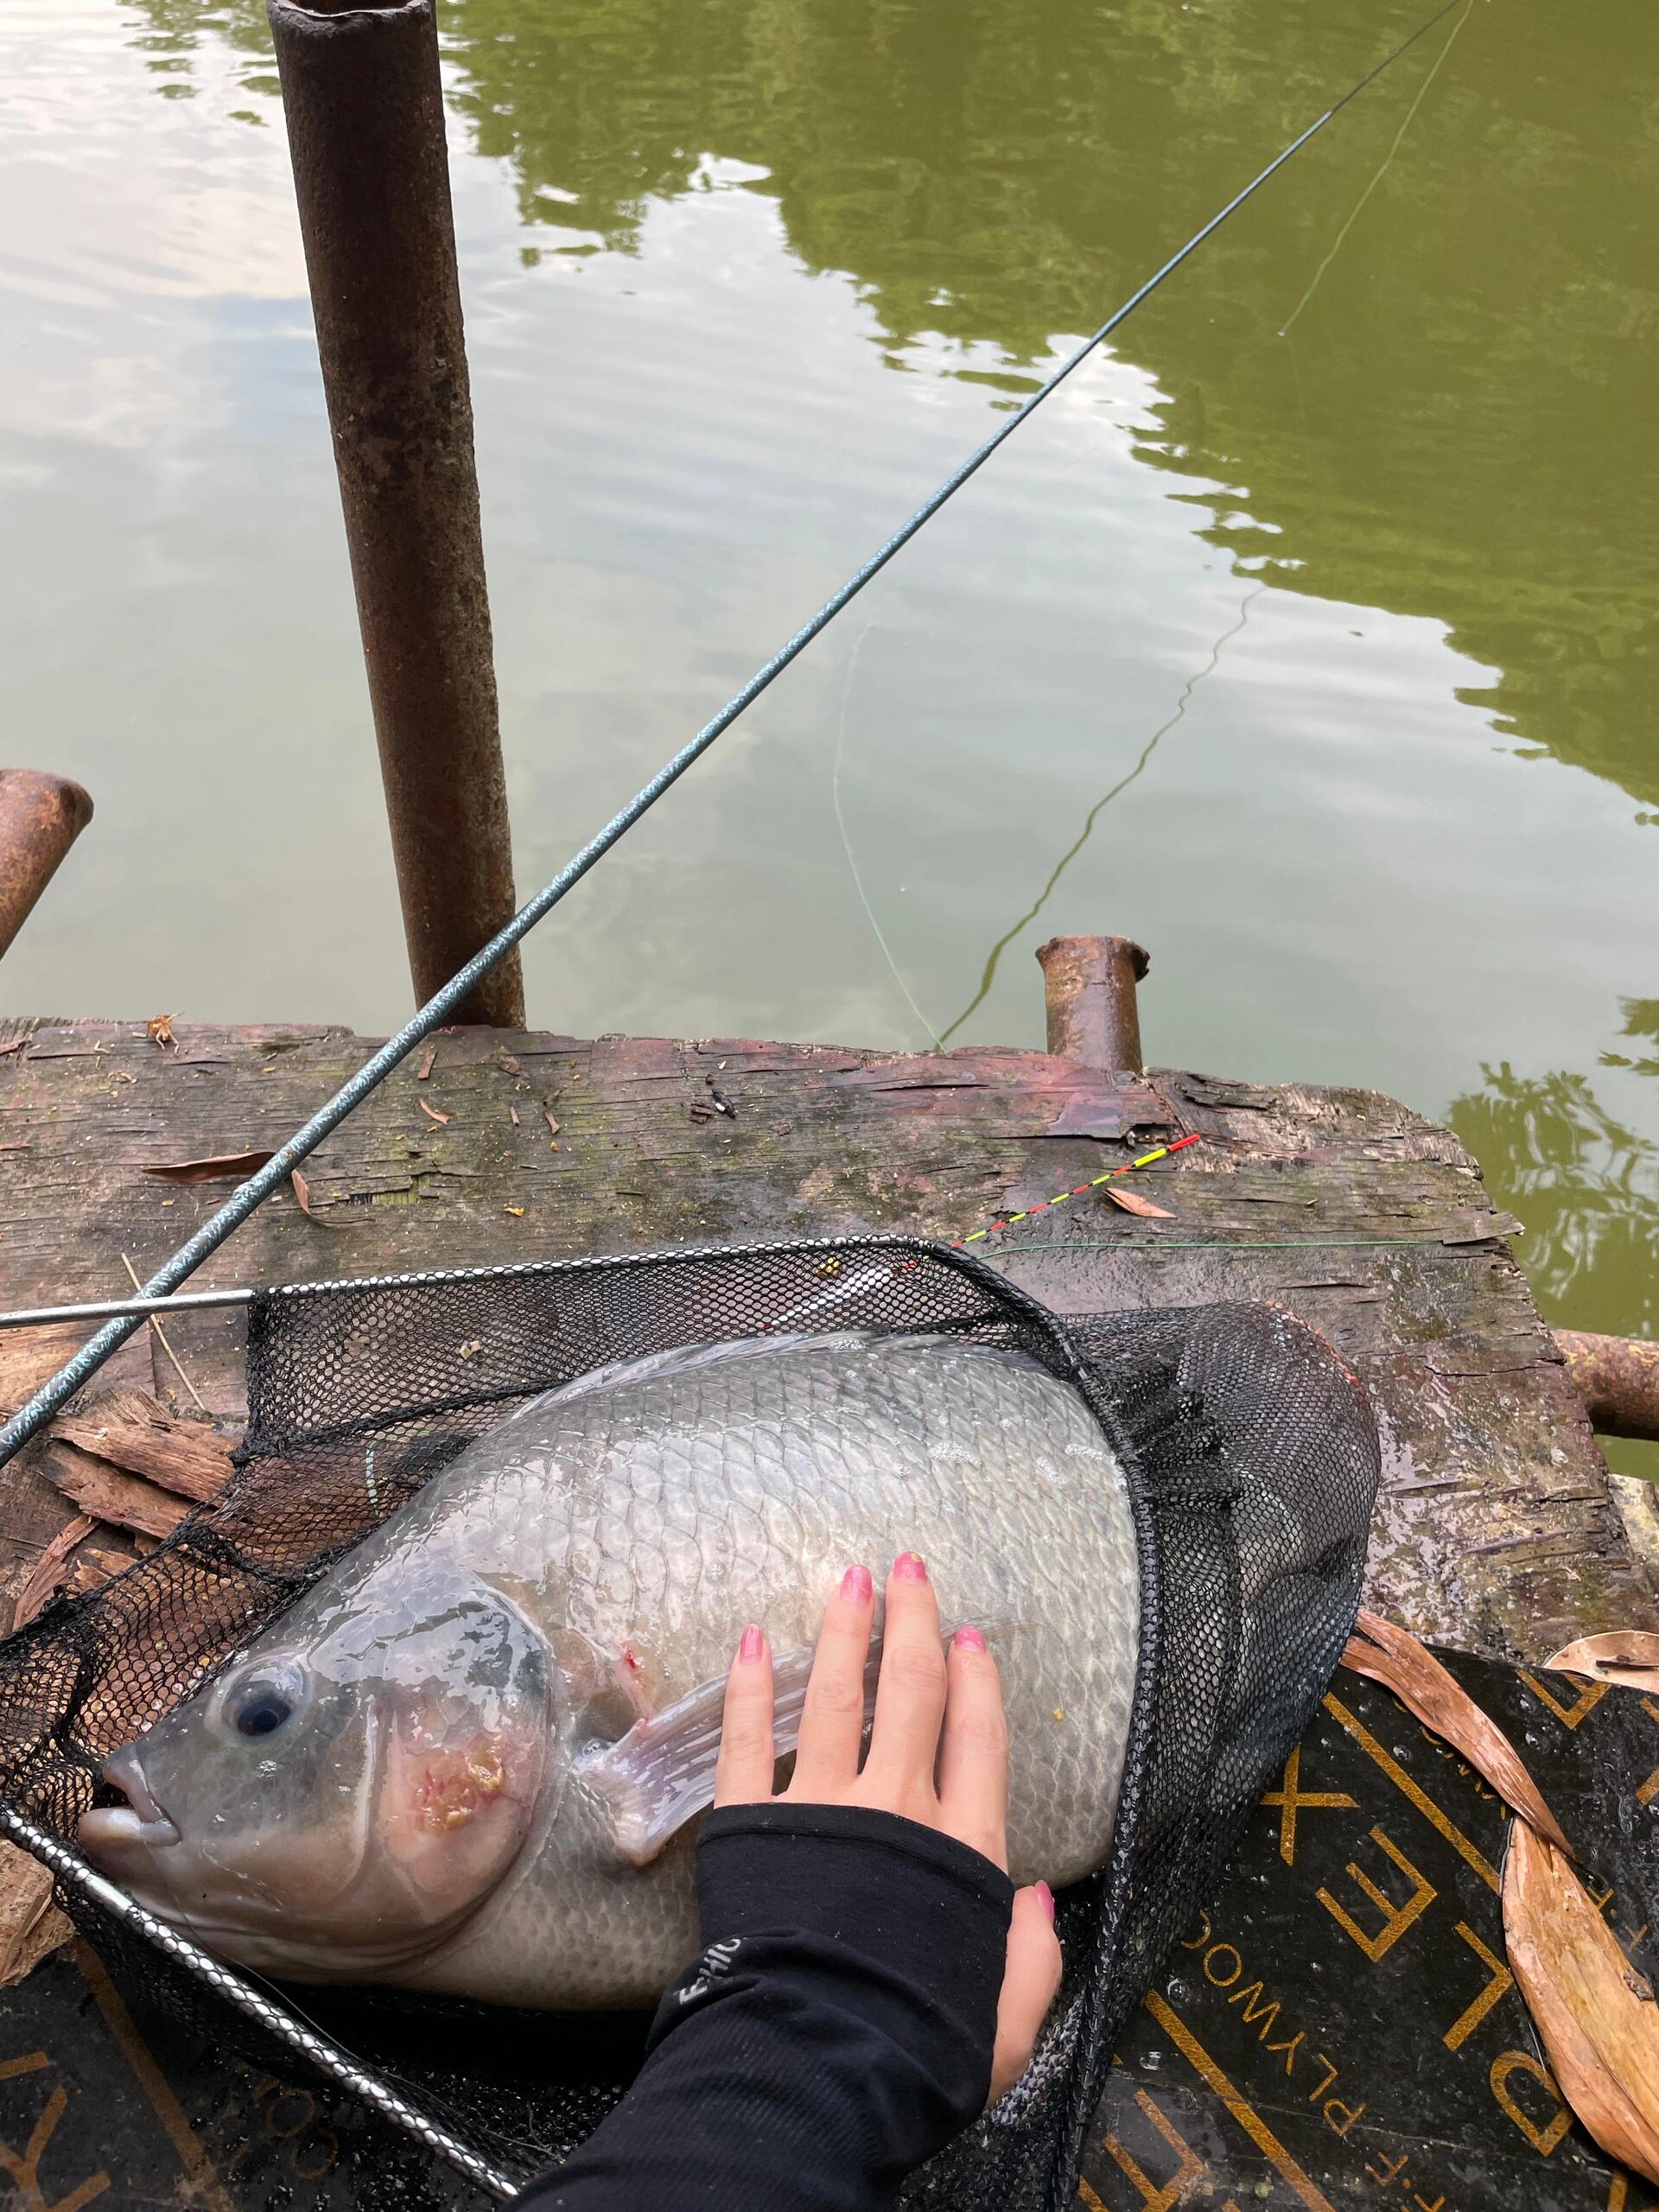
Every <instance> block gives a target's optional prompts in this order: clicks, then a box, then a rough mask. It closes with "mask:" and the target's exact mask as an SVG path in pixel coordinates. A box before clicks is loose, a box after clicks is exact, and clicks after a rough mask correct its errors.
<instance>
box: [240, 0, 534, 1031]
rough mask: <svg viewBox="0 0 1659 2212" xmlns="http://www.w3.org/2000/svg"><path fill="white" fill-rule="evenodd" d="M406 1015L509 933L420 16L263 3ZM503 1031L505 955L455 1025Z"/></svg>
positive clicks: (444, 193)
mask: <svg viewBox="0 0 1659 2212" xmlns="http://www.w3.org/2000/svg"><path fill="white" fill-rule="evenodd" d="M268 12H269V14H270V28H271V35H272V38H273V39H274V41H275V42H276V48H277V67H278V70H279V72H280V73H281V76H282V84H283V110H284V112H285V114H286V117H287V121H288V143H289V154H290V156H291V157H292V160H293V164H294V186H295V191H296V195H297V197H298V200H299V207H300V228H301V232H302V235H303V237H304V240H305V265H306V273H307V275H308V277H309V280H310V285H311V304H312V308H313V311H314V313H315V318H316V327H317V351H318V353H319V355H320V356H321V363H322V381H323V388H324V391H325V392H326V393H327V401H328V420H329V424H330V427H331V429H333V432H334V465H335V467H336V468H337V469H338V471H339V474H340V504H341V505H342V506H343V507H344V509H345V512H346V543H347V545H348V547H349V549H350V552H351V560H352V578H353V583H354V585H355V587H356V591H357V612H358V620H359V625H360V626H361V629H362V633H363V656H364V658H365V661H366V662H367V664H368V675H369V697H370V701H371V703H372V708H373V711H374V728H375V735H376V738H377V740H378V743H379V748H380V772H381V777H382V779H383V781H384V783H385V792H386V810H387V813H388V815H389V816H390V817H391V843H392V853H393V856H394V858H395V860H396V862H397V887H398V892H399V894H400V896H401V898H402V901H403V909H404V936H405V938H407V940H408V944H409V964H410V974H411V976H413V979H414V984H415V995H416V1000H417V1001H422V1002H424V1001H426V1000H427V999H429V998H430V997H431V996H432V995H434V994H435V992H436V991H437V990H438V989H439V988H440V987H441V986H442V984H443V983H444V982H447V981H448V978H449V977H450V976H453V975H454V973H455V972H456V970H457V969H460V968H461V967H464V966H465V964H466V963H467V961H469V960H470V959H471V958H472V957H473V955H474V953H475V952H477V951H478V950H479V949H480V946H482V945H483V944H486V942H487V941H488V939H489V938H492V937H493V936H494V935H495V933H496V931H498V930H499V929H500V928H501V927H502V926H503V925H504V924H505V923H506V922H507V921H509V920H510V919H511V918H512V912H513V908H514V904H515V901H514V897H513V887H512V836H511V831H510V829H509V826H508V821H507V791H506V777H505V771H504V769H503V766H502V760H501V733H500V725H499V719H498V713H497V706H496V692H495V670H494V663H493V654H492V650H491V635H490V603H489V595H488V592H487V589H486V584H485V578H484V542H483V534H482V531H481V528H480V520H479V505H478V475H477V471H476V468H475V467H474V457H473V405H472V393H471V389H470V386H469V385H468V381H467V349H466V342H465V338H464V335H463V333H462V328H461V287H460V283H459V281H458V279H457V277H456V273H455V235H454V219H453V216H452V214H451V211H450V201H449V167H448V154H447V150H446V148H445V143H444V123H443V94H442V86H441V84H440V80H439V75H438V33H437V19H436V16H435V10H434V4H433V0H385V4H380V5H375V4H370V5H366V6H365V5H354V6H352V7H349V8H342V9H338V10H336V9H333V8H331V7H329V6H328V5H327V0H318V4H316V5H314V6H310V7H303V6H300V5H298V4H297V3H296V0H268ZM457 1014H458V1018H459V1019H461V1020H467V1021H482V1022H491V1023H493V1024H495V1025H497V1026H498V1027H504V1028H522V1027H524V980H523V975H522V971H521V969H520V967H519V963H518V952H517V950H514V951H513V952H512V953H511V954H509V955H508V956H507V957H506V958H505V959H504V960H502V961H501V962H500V963H499V965H498V966H497V967H496V968H494V969H493V970H492V971H491V972H490V973H489V974H488V975H486V976H484V977H483V978H481V980H480V982H478V984H477V985H476V986H475V987H474V989H473V991H472V993H471V994H470V995H469V996H468V997H467V999H466V1000H465V1001H464V1002H463V1003H462V1005H461V1007H459V1008H458V1009H457Z"/></svg>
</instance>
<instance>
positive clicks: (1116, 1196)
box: [1100, 1183, 1175, 1221]
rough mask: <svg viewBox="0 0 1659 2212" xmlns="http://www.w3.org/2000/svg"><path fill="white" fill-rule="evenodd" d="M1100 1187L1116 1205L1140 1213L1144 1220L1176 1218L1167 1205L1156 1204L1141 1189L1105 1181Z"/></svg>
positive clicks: (1130, 1211)
mask: <svg viewBox="0 0 1659 2212" xmlns="http://www.w3.org/2000/svg"><path fill="white" fill-rule="evenodd" d="M1100 1187H1101V1189H1102V1190H1103V1192H1105V1194H1106V1196H1107V1197H1108V1198H1109V1199H1110V1200H1111V1202H1112V1204H1113V1205H1115V1206H1122V1209H1123V1211H1124V1212H1125V1213H1133V1214H1138V1215H1139V1216H1140V1217H1141V1220H1142V1221H1173V1220H1174V1218H1175V1217H1174V1215H1173V1213H1171V1211H1170V1210H1169V1208H1168V1207H1167V1206H1159V1205H1154V1204H1153V1202H1152V1200H1151V1199H1150V1198H1143V1197H1142V1196H1141V1192H1139V1191H1131V1190H1128V1189H1126V1188H1125V1186H1124V1185H1122V1184H1121V1183H1103V1184H1102V1185H1101V1186H1100Z"/></svg>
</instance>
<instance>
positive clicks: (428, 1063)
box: [415, 1045, 438, 1083]
mask: <svg viewBox="0 0 1659 2212" xmlns="http://www.w3.org/2000/svg"><path fill="white" fill-rule="evenodd" d="M437 1058H438V1048H437V1046H435V1045H429V1046H427V1048H426V1058H424V1059H423V1061H422V1062H421V1065H419V1067H417V1068H416V1071H415V1080H416V1083H424V1082H425V1081H426V1078H427V1077H428V1076H429V1075H430V1074H431V1072H432V1070H433V1068H434V1066H435V1065H436V1062H437Z"/></svg>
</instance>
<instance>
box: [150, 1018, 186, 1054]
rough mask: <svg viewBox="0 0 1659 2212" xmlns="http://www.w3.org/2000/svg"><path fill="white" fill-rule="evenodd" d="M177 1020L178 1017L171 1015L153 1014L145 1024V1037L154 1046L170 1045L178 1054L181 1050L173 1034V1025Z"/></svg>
mask: <svg viewBox="0 0 1659 2212" xmlns="http://www.w3.org/2000/svg"><path fill="white" fill-rule="evenodd" d="M176 1019H177V1017H176V1015H174V1014H151V1016H150V1018H149V1020H148V1021H147V1022H146V1023H145V1024H144V1034H145V1036H146V1037H148V1038H149V1041H150V1043H151V1044H152V1045H162V1046H166V1045H170V1046H172V1047H173V1049H174V1051H175V1052H177V1051H178V1049H179V1040H178V1039H177V1038H176V1037H175V1035H174V1034H173V1024H174V1022H175V1020H176Z"/></svg>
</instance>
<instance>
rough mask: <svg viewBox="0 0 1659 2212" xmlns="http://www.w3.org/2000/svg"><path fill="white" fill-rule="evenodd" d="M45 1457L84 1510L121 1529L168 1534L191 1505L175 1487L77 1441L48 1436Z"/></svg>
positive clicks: (56, 1477)
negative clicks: (124, 1468)
mask: <svg viewBox="0 0 1659 2212" xmlns="http://www.w3.org/2000/svg"><path fill="white" fill-rule="evenodd" d="M45 1458H46V1471H47V1473H48V1476H49V1477H50V1478H51V1479H52V1481H53V1482H54V1483H55V1484H57V1486H58V1488H59V1489H60V1491H62V1492H63V1494H64V1496H65V1497H67V1498H73V1501H74V1503H76V1504H77V1505H78V1506H79V1508H80V1510H81V1511H82V1512H83V1513H90V1514H92V1516H94V1518H96V1519H97V1520H99V1521H108V1522H111V1524H112V1525H113V1526H114V1527H116V1528H118V1529H137V1531H138V1532H139V1533H140V1534H141V1535H147V1536H170V1535H172V1533H173V1531H174V1530H175V1529H176V1528H177V1527H178V1525H179V1523H180V1522H181V1521H182V1520H183V1518H184V1516H185V1515H186V1514H187V1513H188V1511H189V1510H190V1507H189V1505H188V1502H187V1501H186V1500H185V1499H184V1498H181V1497H178V1496H177V1495H176V1493H175V1492H174V1491H167V1490H162V1488H161V1487H160V1486H159V1485H158V1484H156V1483H150V1482H146V1481H145V1480H144V1479H143V1477H142V1476H141V1475H124V1474H123V1473H122V1472H121V1471H120V1470H119V1469H118V1468H116V1467H111V1466H110V1465H108V1464H107V1462H106V1461H105V1460H103V1459H94V1458H93V1457H92V1454H91V1453H90V1452H82V1451H79V1450H78V1449H77V1448H76V1446H74V1445H73V1444H64V1443H61V1442H56V1441H52V1442H48V1444H47V1445H46V1446H45Z"/></svg>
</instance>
